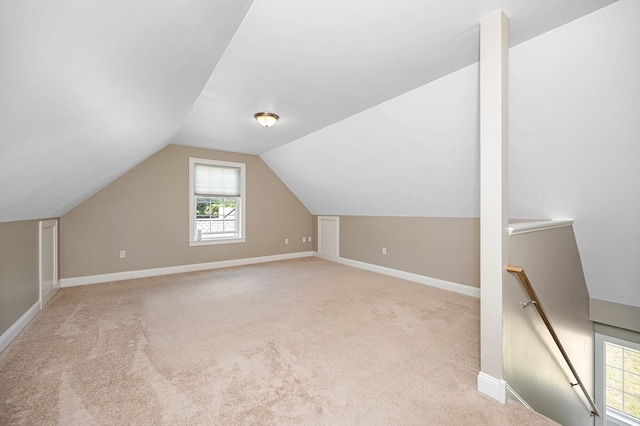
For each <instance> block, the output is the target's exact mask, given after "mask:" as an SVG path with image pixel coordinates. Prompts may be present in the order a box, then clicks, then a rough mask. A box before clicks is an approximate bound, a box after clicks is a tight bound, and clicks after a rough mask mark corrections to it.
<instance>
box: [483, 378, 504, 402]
mask: <svg viewBox="0 0 640 426" xmlns="http://www.w3.org/2000/svg"><path fill="white" fill-rule="evenodd" d="M478 392H480V393H483V394H485V395H487V396H490V397H491V398H493V399H495V400H496V401H498V402H500V403H502V404H505V403H506V402H507V382H506V381H505V380H504V379H496V378H495V377H493V376H490V375H488V374H486V373H483V372H482V371H481V372H480V373H478Z"/></svg>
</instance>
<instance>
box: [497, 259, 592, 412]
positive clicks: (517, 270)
mask: <svg viewBox="0 0 640 426" xmlns="http://www.w3.org/2000/svg"><path fill="white" fill-rule="evenodd" d="M507 271H508V272H511V273H513V274H515V275H516V276H517V277H518V278H519V279H520V282H521V283H522V286H523V287H524V290H525V291H526V292H527V295H528V296H529V301H528V302H526V303H523V304H522V308H523V309H524V308H526V307H527V306H529V305H533V306H535V307H536V310H537V311H538V314H540V317H541V318H542V321H544V324H545V325H546V326H547V330H549V333H550V334H551V337H553V340H554V341H555V342H556V345H557V346H558V349H560V353H561V354H562V357H563V358H564V360H565V361H566V362H567V365H568V366H569V369H570V370H571V373H572V374H573V377H575V379H576V383H571V386H572V387H574V386H580V389H582V392H583V393H584V396H585V397H586V398H587V400H588V401H589V404H591V414H592V415H595V416H600V412H599V411H598V408H597V407H596V404H595V403H594V402H593V399H591V396H590V395H589V392H588V391H587V388H585V386H584V383H582V380H580V376H579V375H578V372H577V371H576V369H575V368H574V366H573V363H572V362H571V360H570V359H569V355H567V352H566V351H565V350H564V346H562V342H560V339H559V338H558V335H557V334H556V332H555V330H554V329H553V326H552V325H551V322H550V321H549V317H547V314H546V312H545V311H544V308H543V307H542V304H541V303H540V299H538V295H537V294H536V292H535V290H534V289H533V286H532V285H531V282H530V281H529V278H527V274H525V272H524V269H523V268H521V267H519V266H507Z"/></svg>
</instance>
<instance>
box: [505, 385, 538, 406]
mask: <svg viewBox="0 0 640 426" xmlns="http://www.w3.org/2000/svg"><path fill="white" fill-rule="evenodd" d="M507 392H508V393H509V395H511V399H513V400H514V401H518V402H519V403H520V404H522V405H524V406H525V407H527V408H528V409H529V410H531V411H534V410H533V408H531V406H530V405H529V404H528V403H527V401H525V400H524V398H522V397H521V396H520V395H518V392H516V391H515V390H513V388H512V387H511V386H509V384H508V383H507Z"/></svg>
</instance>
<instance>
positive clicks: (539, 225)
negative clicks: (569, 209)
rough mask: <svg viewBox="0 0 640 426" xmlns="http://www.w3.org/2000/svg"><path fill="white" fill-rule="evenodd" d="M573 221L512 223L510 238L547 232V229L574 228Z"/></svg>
mask: <svg viewBox="0 0 640 426" xmlns="http://www.w3.org/2000/svg"><path fill="white" fill-rule="evenodd" d="M572 225H573V219H562V220H540V221H536V222H522V223H512V224H511V225H509V236H512V235H519V234H526V233H527V232H537V231H546V230H547V229H554V228H562V227H565V226H572Z"/></svg>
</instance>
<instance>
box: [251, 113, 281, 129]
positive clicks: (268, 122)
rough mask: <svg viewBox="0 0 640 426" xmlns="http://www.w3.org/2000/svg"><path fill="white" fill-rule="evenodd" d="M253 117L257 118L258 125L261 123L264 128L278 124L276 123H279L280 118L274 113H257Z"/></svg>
mask: <svg viewBox="0 0 640 426" xmlns="http://www.w3.org/2000/svg"><path fill="white" fill-rule="evenodd" d="M253 116H254V117H255V119H256V120H258V123H260V125H261V126H262V127H264V128H269V127H271V126H273V125H274V124H276V121H278V119H279V118H280V117H278V116H277V115H276V114H274V113H272V112H256V113H255V114H253Z"/></svg>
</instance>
